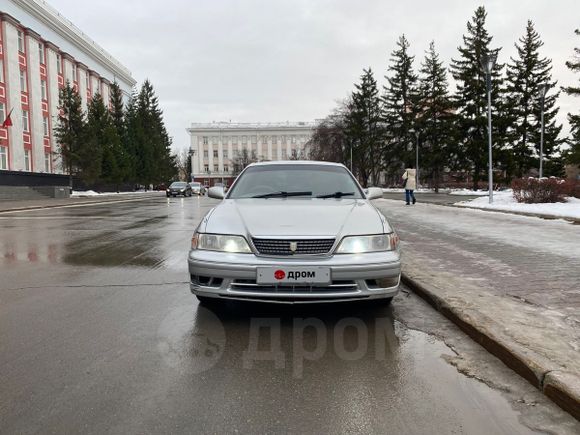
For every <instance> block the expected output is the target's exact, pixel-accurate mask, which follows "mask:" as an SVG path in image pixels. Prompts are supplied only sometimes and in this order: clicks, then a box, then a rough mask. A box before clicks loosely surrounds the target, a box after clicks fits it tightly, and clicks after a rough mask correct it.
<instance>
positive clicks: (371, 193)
mask: <svg viewBox="0 0 580 435" xmlns="http://www.w3.org/2000/svg"><path fill="white" fill-rule="evenodd" d="M365 193H366V195H367V199H377V198H382V197H383V189H381V188H380V187H369V188H368V189H365Z"/></svg>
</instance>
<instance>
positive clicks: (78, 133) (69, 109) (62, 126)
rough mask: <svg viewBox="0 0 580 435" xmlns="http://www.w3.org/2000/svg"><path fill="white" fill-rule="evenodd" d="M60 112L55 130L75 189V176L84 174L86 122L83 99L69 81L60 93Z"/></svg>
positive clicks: (59, 151) (60, 152) (63, 161)
mask: <svg viewBox="0 0 580 435" xmlns="http://www.w3.org/2000/svg"><path fill="white" fill-rule="evenodd" d="M58 108H59V112H58V119H57V125H56V128H55V138H56V140H57V142H58V152H57V153H58V155H59V156H60V158H61V164H62V169H63V170H64V171H65V172H68V174H69V176H70V188H71V189H72V187H73V182H72V180H73V176H74V175H78V174H80V173H81V172H82V166H83V157H84V154H85V152H84V150H83V148H85V137H86V131H85V127H86V120H85V114H84V112H83V110H82V105H81V97H80V96H79V94H78V92H76V91H75V90H74V89H73V87H72V86H71V84H70V82H68V81H67V83H66V85H65V86H64V87H63V88H62V89H61V90H60V93H59V107H58Z"/></svg>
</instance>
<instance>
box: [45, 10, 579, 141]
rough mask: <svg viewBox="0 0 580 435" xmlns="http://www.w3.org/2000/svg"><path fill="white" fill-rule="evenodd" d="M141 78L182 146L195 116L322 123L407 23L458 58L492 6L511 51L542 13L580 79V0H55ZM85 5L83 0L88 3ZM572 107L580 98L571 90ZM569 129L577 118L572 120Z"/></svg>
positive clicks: (540, 25)
mask: <svg viewBox="0 0 580 435" xmlns="http://www.w3.org/2000/svg"><path fill="white" fill-rule="evenodd" d="M49 3H50V4H51V5H52V6H54V7H55V8H56V9H58V10H59V11H60V12H61V13H62V14H63V15H65V16H66V17H67V18H69V19H70V20H71V21H72V22H73V23H74V24H75V25H77V26H78V27H79V28H80V29H82V30H83V31H84V32H85V33H86V34H88V35H89V36H90V37H92V38H93V39H94V40H95V41H96V42H97V43H99V44H100V45H101V46H102V47H103V48H104V49H105V50H107V51H108V52H110V53H111V54H112V55H113V56H115V57H116V58H117V59H118V60H119V61H120V62H121V63H123V64H124V65H125V66H127V67H128V68H129V69H130V70H131V71H132V73H133V77H135V79H136V80H137V81H138V82H139V83H141V82H142V81H143V80H144V79H145V78H149V79H150V80H151V81H152V83H153V85H154V86H155V89H156V91H157V94H158V96H159V99H160V103H161V107H162V108H163V110H164V112H165V121H166V124H167V127H168V129H169V132H170V134H171V135H172V136H173V142H174V147H175V148H182V147H185V146H186V145H187V144H188V135H187V133H186V132H185V128H186V127H187V126H188V125H189V124H190V123H191V122H211V121H220V120H221V121H224V120H225V121H227V120H232V121H240V122H250V121H260V122H267V121H287V120H289V121H311V120H314V119H317V118H322V117H324V116H326V115H327V114H328V113H329V112H330V111H331V110H332V108H333V107H334V106H335V105H336V101H337V100H339V99H342V98H344V97H345V96H346V95H347V94H348V93H349V92H350V91H351V90H352V87H353V83H354V82H356V81H357V80H358V77H359V76H360V74H361V72H362V69H363V68H365V67H368V66H370V67H372V69H373V71H374V72H375V77H376V78H377V80H378V81H379V84H380V85H381V86H382V84H384V82H385V80H384V78H383V76H384V75H385V72H386V68H387V65H388V58H389V54H390V53H391V51H392V50H393V49H394V47H395V42H396V40H397V38H398V37H399V35H401V34H402V33H404V34H405V35H406V36H407V39H408V40H409V41H410V43H411V52H412V53H413V54H415V55H416V59H415V67H416V68H417V67H418V66H419V61H420V60H421V59H422V58H423V55H424V51H425V50H426V49H427V47H428V45H429V42H430V41H431V40H435V44H436V47H437V50H438V51H439V52H440V54H441V57H442V59H443V60H444V61H445V63H446V65H448V63H449V61H450V59H451V58H452V57H457V47H458V46H459V45H460V44H461V43H462V40H461V37H462V35H463V34H464V33H465V31H466V23H467V21H468V20H469V19H470V18H471V16H472V15H473V12H474V10H475V8H476V7H477V6H478V5H481V4H483V5H485V7H486V9H487V12H488V17H487V29H488V31H489V32H490V34H491V35H492V36H493V37H494V40H493V47H498V46H499V47H503V49H502V51H501V53H500V61H501V62H506V61H508V59H509V56H512V55H514V51H515V49H514V42H515V41H516V40H517V39H518V38H519V37H521V36H522V35H523V34H524V31H525V26H526V21H527V19H532V20H533V21H534V23H535V25H536V30H537V31H538V32H539V33H540V35H541V37H542V39H543V40H544V42H545V45H544V47H543V49H542V54H543V55H545V56H548V57H550V58H551V59H552V60H553V61H554V69H553V76H554V78H555V79H557V80H558V82H559V84H561V85H569V84H572V83H574V82H575V81H577V80H578V78H579V77H574V75H573V74H571V73H570V72H569V71H568V70H567V69H566V67H565V66H564V62H565V61H566V60H569V59H570V58H571V56H572V52H573V48H574V46H580V37H575V36H574V33H573V30H574V29H575V28H577V27H580V1H579V0H551V1H548V0H518V1H516V0H493V1H478V2H472V1H468V0H416V1H411V0H407V1H405V0H400V1H387V0H372V1H371V0H369V1H365V0H358V1H353V0H333V1H330V0H264V1H258V0H242V1H235V0H194V1H186V0H162V1H160V0H100V1H98V2H85V1H79V0H49ZM81 4H82V6H81ZM559 101H560V107H561V111H560V112H561V114H560V115H561V120H562V122H565V113H566V112H568V111H571V110H572V111H576V112H578V111H580V99H576V100H574V99H571V98H569V97H568V96H565V95H562V96H561V98H560V100H559ZM564 128H565V130H566V131H567V130H568V126H567V125H565V127H564Z"/></svg>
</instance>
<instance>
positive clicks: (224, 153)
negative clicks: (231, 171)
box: [222, 150, 228, 159]
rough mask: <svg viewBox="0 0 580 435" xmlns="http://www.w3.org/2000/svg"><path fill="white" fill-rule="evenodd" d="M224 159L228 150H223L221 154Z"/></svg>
mask: <svg viewBox="0 0 580 435" xmlns="http://www.w3.org/2000/svg"><path fill="white" fill-rule="evenodd" d="M222 156H223V158H224V159H227V158H228V150H223V154H222Z"/></svg>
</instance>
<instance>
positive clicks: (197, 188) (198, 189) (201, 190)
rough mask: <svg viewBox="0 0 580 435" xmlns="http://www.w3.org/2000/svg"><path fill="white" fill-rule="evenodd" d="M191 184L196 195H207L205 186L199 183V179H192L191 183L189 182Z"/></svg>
mask: <svg viewBox="0 0 580 435" xmlns="http://www.w3.org/2000/svg"><path fill="white" fill-rule="evenodd" d="M189 186H190V187H191V193H193V194H194V195H200V196H202V195H205V187H204V186H203V185H202V184H201V183H198V182H197V181H192V182H191V183H189Z"/></svg>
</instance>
